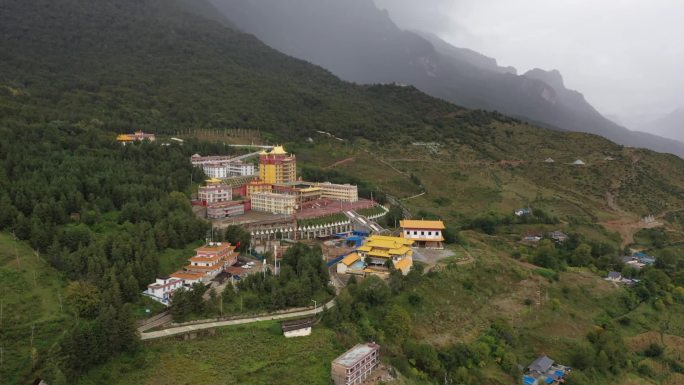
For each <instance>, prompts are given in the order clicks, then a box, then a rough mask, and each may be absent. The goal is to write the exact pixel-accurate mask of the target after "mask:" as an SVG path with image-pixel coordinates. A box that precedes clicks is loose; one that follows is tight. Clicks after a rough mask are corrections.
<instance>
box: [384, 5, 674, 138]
mask: <svg viewBox="0 0 684 385" xmlns="http://www.w3.org/2000/svg"><path fill="white" fill-rule="evenodd" d="M375 2H376V4H377V5H378V7H380V8H385V9H387V10H389V12H390V16H391V17H392V19H393V20H394V21H395V22H396V23H397V24H398V25H399V26H400V27H402V28H405V29H421V30H426V31H429V32H434V33H436V34H437V35H439V36H441V37H442V38H443V39H445V40H447V41H448V42H450V43H452V44H454V45H456V46H460V47H466V48H471V49H473V50H476V51H478V52H481V53H483V54H486V55H488V56H492V57H494V58H496V59H497V60H498V61H499V64H500V65H506V66H508V65H512V66H514V67H516V68H517V69H518V71H519V72H521V73H522V72H525V71H527V70H529V69H532V68H535V67H538V68H543V69H547V70H548V69H558V70H560V72H561V73H562V74H563V77H564V79H565V84H566V86H567V87H569V88H572V89H576V90H578V91H580V92H582V93H583V94H584V95H585V97H586V98H587V100H588V101H589V102H590V103H592V104H593V105H594V107H596V108H597V109H599V111H601V112H602V113H604V114H605V115H607V116H614V115H617V116H619V118H620V119H621V120H622V123H624V124H626V125H628V126H634V125H635V122H637V121H638V120H639V119H640V117H639V116H640V115H641V116H643V115H650V114H660V113H667V112H670V111H671V110H674V109H675V108H677V107H681V106H684V0H375Z"/></svg>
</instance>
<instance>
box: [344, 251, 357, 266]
mask: <svg viewBox="0 0 684 385" xmlns="http://www.w3.org/2000/svg"><path fill="white" fill-rule="evenodd" d="M359 259H361V257H359V255H358V254H356V253H351V254H349V255H347V256H346V257H344V259H342V261H341V262H342V263H343V264H345V265H347V266H351V264H352V263H354V262H356V261H358V260H359Z"/></svg>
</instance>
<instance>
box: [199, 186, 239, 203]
mask: <svg viewBox="0 0 684 385" xmlns="http://www.w3.org/2000/svg"><path fill="white" fill-rule="evenodd" d="M197 198H198V199H199V201H200V202H202V203H204V204H206V205H212V204H216V203H221V202H230V201H231V200H232V199H233V188H232V187H230V186H228V185H226V184H211V185H209V186H201V187H200V188H199V191H198V193H197Z"/></svg>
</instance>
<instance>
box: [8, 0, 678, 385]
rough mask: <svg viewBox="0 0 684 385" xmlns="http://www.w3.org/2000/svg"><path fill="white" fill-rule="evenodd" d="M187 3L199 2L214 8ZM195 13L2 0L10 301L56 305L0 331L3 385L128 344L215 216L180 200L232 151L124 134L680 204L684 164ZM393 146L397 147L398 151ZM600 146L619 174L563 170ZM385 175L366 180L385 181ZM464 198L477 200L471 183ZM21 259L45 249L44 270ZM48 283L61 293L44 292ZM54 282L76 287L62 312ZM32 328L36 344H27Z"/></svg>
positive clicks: (104, 1)
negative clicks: (147, 301) (344, 69)
mask: <svg viewBox="0 0 684 385" xmlns="http://www.w3.org/2000/svg"><path fill="white" fill-rule="evenodd" d="M192 5H193V7H192V8H190V10H193V12H194V11H195V10H197V9H200V10H201V9H204V10H207V9H210V8H206V7H204V6H202V4H201V3H200V2H199V1H198V2H197V3H195V4H192ZM187 6H188V3H187V2H185V4H183V5H179V3H175V2H172V1H170V0H166V1H164V0H98V1H90V0H64V1H60V2H58V3H56V2H54V1H48V0H5V1H3V2H1V3H0V36H2V39H0V135H2V138H3V139H2V140H1V141H0V230H2V231H3V232H5V233H6V234H4V235H3V236H2V237H0V242H1V244H0V248H1V249H2V250H0V256H1V257H2V259H1V260H0V261H1V262H2V263H3V266H2V270H0V272H1V273H2V274H3V277H10V278H11V279H12V281H11V285H8V291H7V292H6V293H4V294H3V295H5V294H7V295H8V296H12V301H10V302H5V305H4V306H6V307H5V308H4V311H5V312H6V313H5V314H19V313H20V312H21V311H22V309H24V306H25V304H24V303H21V302H25V301H26V300H25V298H30V299H33V298H37V299H36V300H41V301H44V302H46V303H49V304H50V306H49V307H45V309H49V310H45V312H46V313H47V312H51V313H50V317H47V316H46V317H45V319H43V318H38V316H39V314H35V317H36V318H31V317H33V316H34V315H30V316H29V317H28V318H27V317H26V316H18V317H15V319H14V321H15V325H14V326H13V327H12V328H7V327H5V325H6V324H5V323H3V329H2V330H1V331H0V343H1V344H2V347H3V349H4V350H3V352H4V354H5V355H6V356H10V355H12V354H14V355H15V356H14V357H13V359H12V360H7V361H5V363H4V365H3V366H2V368H0V375H2V382H3V383H5V382H7V383H10V384H17V383H29V382H31V381H32V380H33V378H35V376H43V375H45V376H47V377H48V378H49V379H50V380H52V381H50V383H51V385H53V384H72V383H75V381H76V379H78V378H79V377H80V376H81V375H83V374H84V373H85V372H87V371H88V370H89V369H90V368H91V367H93V366H94V365H98V364H100V363H102V362H105V361H107V360H108V359H109V357H110V356H112V355H116V354H118V353H120V352H125V351H129V350H132V349H134V348H135V346H136V339H135V335H134V334H135V331H134V329H133V327H132V325H133V324H132V322H131V317H132V314H134V310H136V309H137V310H140V307H141V305H140V304H138V303H137V301H138V300H139V299H140V298H139V297H140V296H139V293H140V291H141V290H142V289H143V288H144V287H145V284H146V283H148V282H149V281H150V280H151V279H152V278H153V277H154V276H156V275H157V274H158V273H159V272H160V265H159V264H160V257H159V256H160V255H161V254H163V253H165V252H167V251H168V250H169V249H178V248H183V247H187V246H188V245H189V244H191V243H192V242H194V241H201V240H202V239H203V238H204V236H205V235H206V231H207V229H208V224H207V223H205V222H204V221H201V220H197V219H196V218H195V217H194V215H193V214H192V211H191V208H190V206H189V203H188V199H187V198H188V195H189V193H190V190H191V186H192V185H191V183H192V181H197V180H198V179H199V177H200V175H194V177H193V174H192V172H193V171H192V168H191V165H190V164H189V163H188V162H187V159H188V157H189V156H190V155H191V154H192V153H194V152H202V153H215V152H219V151H227V149H226V148H224V147H223V146H216V147H211V146H209V145H207V144H199V143H197V142H194V141H191V140H188V141H186V143H185V145H184V146H168V147H164V146H156V145H152V144H147V143H145V144H141V145H136V146H127V147H122V146H120V145H118V144H117V143H116V142H115V141H114V135H115V133H116V132H121V131H130V130H133V129H137V128H140V129H143V130H146V131H153V132H156V133H175V132H176V131H178V130H185V129H197V128H215V129H224V128H236V127H240V128H260V129H261V130H262V132H263V133H264V134H265V135H264V136H265V137H266V138H265V140H270V141H276V140H278V141H287V142H291V143H292V144H293V147H294V146H295V144H298V145H302V143H306V142H308V141H306V140H303V139H308V138H309V137H312V138H314V143H313V144H305V145H306V146H311V148H306V147H301V148H302V151H301V152H299V153H298V156H300V155H301V157H300V158H299V159H301V160H302V163H306V161H305V159H306V158H307V156H312V155H311V154H314V153H315V152H316V151H321V149H323V147H322V145H320V144H319V141H322V140H320V139H319V138H320V137H319V136H317V134H316V130H325V131H328V132H331V133H334V134H335V135H337V136H339V137H342V138H345V139H347V141H345V143H344V144H338V145H339V146H343V147H347V148H346V150H353V151H356V153H360V154H364V153H365V154H367V156H368V157H370V156H388V157H389V156H395V155H396V154H403V153H405V152H410V150H411V148H412V147H410V146H411V143H412V142H413V141H417V140H419V141H437V142H439V144H440V145H441V146H443V147H444V148H447V149H448V151H444V153H445V154H446V155H448V156H453V158H454V159H447V160H452V161H453V162H452V163H438V162H440V161H444V159H429V160H430V161H431V163H430V164H431V165H432V166H434V167H433V168H432V169H429V170H428V171H429V173H430V175H432V174H433V173H437V171H439V173H438V175H437V178H438V179H437V178H436V179H437V180H438V182H440V183H441V182H446V181H448V182H450V183H451V182H455V183H461V181H462V179H459V178H462V177H463V176H462V175H460V174H459V173H458V172H459V169H460V167H461V165H462V164H467V167H468V168H469V170H468V174H469V175H473V176H477V175H482V174H484V173H486V172H487V170H488V167H489V166H490V165H499V164H500V165H501V167H504V168H505V167H508V166H507V164H508V163H506V162H510V161H515V160H519V161H521V162H525V163H524V165H525V167H523V168H521V169H516V171H515V173H513V172H511V174H514V177H515V178H519V179H521V180H523V181H524V183H523V185H524V186H526V188H528V189H529V188H530V187H529V186H532V187H531V188H532V189H534V188H535V187H536V186H539V187H540V190H541V189H542V188H543V189H544V190H545V193H546V194H547V195H554V194H555V193H556V192H559V194H558V195H561V194H560V192H561V191H562V193H563V194H564V195H563V196H567V195H573V196H574V199H577V200H582V199H584V200H592V202H593V200H596V197H597V196H598V197H599V198H600V197H601V196H602V194H604V192H605V191H604V190H606V189H614V190H615V191H616V192H618V198H617V200H618V202H619V203H620V204H621V205H622V208H623V209H625V210H628V211H629V212H631V213H636V214H642V213H649V212H653V211H659V210H664V209H666V208H667V207H673V206H675V207H681V206H682V199H683V195H682V194H683V193H682V192H683V191H684V187H683V186H682V183H683V182H682V181H684V161H682V160H681V159H679V158H676V157H673V156H666V155H661V154H655V153H653V152H650V151H647V150H632V149H625V148H623V147H621V146H618V145H615V144H613V143H611V142H609V141H607V140H605V139H603V138H600V137H597V136H593V135H586V134H578V133H567V132H559V131H550V130H546V129H541V128H537V127H533V126H530V125H528V124H524V123H521V122H519V121H517V120H515V119H511V118H509V117H506V116H503V115H501V114H495V113H487V112H482V111H470V110H466V109H463V108H461V107H457V106H454V105H452V104H449V103H447V102H444V101H440V100H437V99H434V98H431V97H428V96H426V95H424V94H422V93H420V92H419V91H417V90H416V89H415V88H412V87H399V86H357V85H352V84H349V83H345V82H343V81H341V80H339V79H337V78H336V77H334V76H333V75H331V74H330V73H329V72H327V71H325V70H323V69H321V68H319V67H316V66H313V65H310V64H308V63H306V62H303V61H301V60H297V59H294V58H291V57H287V56H285V55H283V54H280V53H278V52H276V51H275V50H273V49H271V48H268V47H267V46H265V45H264V44H262V43H260V42H259V41H258V40H256V39H255V38H254V37H252V36H248V35H245V34H242V33H240V32H236V31H235V30H232V29H230V28H229V27H226V26H225V25H224V23H223V22H222V21H220V20H219V21H212V20H208V19H206V18H204V17H202V16H201V15H196V14H192V13H189V11H188V8H187ZM195 7H197V8H195ZM336 142H337V141H336ZM347 143H351V144H353V145H352V146H347V145H346V144H347ZM317 146H320V147H317ZM398 147H401V151H403V152H400V151H397V152H396V153H394V154H393V153H391V150H392V148H398ZM366 149H369V150H373V149H375V152H376V153H377V154H374V153H373V152H372V151H369V152H364V151H365V150H366ZM378 149H380V150H378ZM413 155H415V154H413ZM608 155H610V156H611V157H613V158H614V159H615V162H613V163H611V164H610V167H601V165H599V164H598V162H596V163H597V166H595V167H592V166H590V167H587V168H574V169H571V168H568V167H565V168H562V169H561V167H562V166H565V165H561V164H560V162H565V161H567V160H572V159H574V158H575V157H583V158H585V157H591V158H585V159H604V157H605V156H608ZM325 156H326V159H330V154H325ZM440 156H441V155H440ZM546 157H555V158H557V159H558V160H559V165H558V166H559V167H558V170H555V169H551V168H550V167H549V169H550V170H547V171H545V172H544V173H541V172H539V168H538V167H537V165H538V162H542V161H543V159H544V158H546ZM432 161H434V162H432ZM462 162H463V163H462ZM360 163H361V162H360ZM513 163H515V162H513ZM441 165H445V166H444V167H441ZM432 166H431V167H432ZM437 167H440V169H439V170H437V171H435V168H437ZM496 167H498V166H496ZM358 170H360V172H363V171H367V170H369V167H364V166H363V165H362V166H360V167H358ZM416 172H420V169H416ZM403 177H404V176H403V174H402V178H403ZM547 177H548V178H547ZM554 178H556V179H554ZM381 179H382V176H380V177H377V178H374V179H373V178H368V181H366V182H367V183H377V184H378V185H380V184H381V182H382V180H381ZM492 179H495V178H492ZM598 182H600V183H598ZM613 182H615V183H613ZM409 183H410V182H409ZM497 183H499V182H498V181H497ZM405 184H406V182H403V181H400V183H398V184H397V186H395V188H405ZM462 184H466V183H462ZM468 184H470V183H468ZM473 184H475V183H473ZM447 187H450V186H447ZM458 187H459V188H461V187H462V186H458ZM413 188H418V187H417V186H414V187H413ZM435 190H437V187H435ZM452 191H456V190H449V189H448V188H447V189H443V194H445V195H450V196H451V195H454V194H455V193H452ZM462 191H466V193H467V194H466V195H468V196H469V197H470V198H471V199H477V200H480V199H481V198H480V197H481V195H478V193H477V190H463V189H461V190H460V191H459V192H458V194H461V193H462ZM428 197H430V198H431V199H432V198H433V196H431V195H429V194H428ZM644 197H646V199H644ZM437 198H443V197H441V196H434V199H437ZM482 199H484V198H482ZM434 202H435V201H432V202H430V201H421V204H424V205H427V204H431V205H433V206H434V205H436V203H434ZM442 202H444V201H443V200H442ZM456 204H459V205H460V202H456V201H454V205H456ZM458 214H461V213H458ZM465 214H469V213H465ZM454 217H457V215H454ZM9 233H14V235H16V237H17V238H18V239H19V240H20V241H23V243H22V245H23V247H22V248H21V249H20V251H18V252H17V251H14V250H12V249H13V247H12V246H13V245H12V242H14V240H12V241H11V242H10V241H9V240H10V239H11V238H10V237H11V235H9ZM5 245H9V246H5ZM26 246H30V247H31V248H32V249H34V250H35V254H34V253H33V251H34V250H30V249H28V248H27V247H26ZM7 249H10V251H7ZM17 254H19V257H18V258H17V256H16V255H17ZM31 254H33V255H31ZM22 258H36V259H35V265H34V264H26V263H22V262H21V260H22ZM48 264H49V265H50V267H48ZM33 266H38V267H36V270H33V271H32V270H28V269H30V268H32V267H33ZM34 272H43V273H41V274H43V276H38V275H37V273H36V275H33V274H32V273H34ZM31 275H33V280H34V282H33V286H31V285H30V284H31V282H30V277H31ZM27 277H28V278H27ZM41 278H43V281H41ZM47 280H49V283H50V286H49V287H54V288H55V289H54V291H53V290H46V289H45V287H48V286H41V285H43V284H44V282H45V281H47ZM6 281H7V282H9V279H7V280H6ZM68 281H74V284H73V285H69V284H68ZM3 283H5V280H4V281H3ZM28 288H31V290H35V293H34V292H33V291H31V292H29V293H26V292H25V291H26V290H28ZM454 291H456V290H454ZM62 292H64V294H65V297H67V296H69V298H64V307H63V308H62V306H61V305H62V302H61V301H62V297H61V293H62ZM69 299H73V300H74V301H70V300H69ZM82 299H85V300H83V301H82ZM55 301H57V302H55ZM10 304H11V306H12V307H10ZM57 304H59V306H58V305H57ZM58 308H59V313H57V309H58ZM21 314H25V313H21ZM41 317H42V314H41ZM34 329H35V330H34ZM34 331H35V333H36V334H35V335H36V336H41V337H42V338H41V343H40V344H39V343H36V344H35V345H30V344H29V345H28V346H27V343H26V341H28V340H29V338H30V337H29V336H31V335H32V333H33V332H34Z"/></svg>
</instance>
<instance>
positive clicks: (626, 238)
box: [600, 219, 663, 246]
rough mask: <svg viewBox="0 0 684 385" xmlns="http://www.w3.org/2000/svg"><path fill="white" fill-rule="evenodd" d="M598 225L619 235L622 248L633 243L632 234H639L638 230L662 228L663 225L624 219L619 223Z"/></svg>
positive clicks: (611, 222) (610, 222) (654, 222)
mask: <svg viewBox="0 0 684 385" xmlns="http://www.w3.org/2000/svg"><path fill="white" fill-rule="evenodd" d="M600 225H602V226H603V227H605V228H606V229H608V230H612V231H616V232H617V233H618V234H620V238H622V246H627V245H629V244H632V243H634V234H636V233H637V232H639V230H642V229H652V228H655V227H660V226H663V223H662V222H660V221H653V222H644V221H642V220H629V219H624V220H619V221H608V222H601V223H600Z"/></svg>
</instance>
